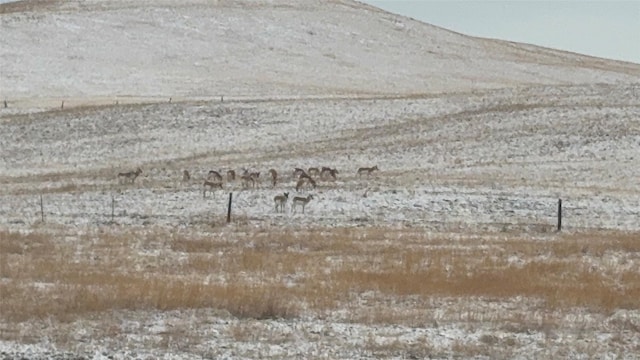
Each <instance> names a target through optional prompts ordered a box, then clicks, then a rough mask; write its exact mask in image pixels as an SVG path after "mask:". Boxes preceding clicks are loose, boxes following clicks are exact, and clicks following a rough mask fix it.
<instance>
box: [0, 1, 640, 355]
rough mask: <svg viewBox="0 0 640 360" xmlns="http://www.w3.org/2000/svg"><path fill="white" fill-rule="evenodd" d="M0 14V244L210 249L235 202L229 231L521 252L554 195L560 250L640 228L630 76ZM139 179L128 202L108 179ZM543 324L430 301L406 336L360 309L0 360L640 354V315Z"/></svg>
mask: <svg viewBox="0 0 640 360" xmlns="http://www.w3.org/2000/svg"><path fill="white" fill-rule="evenodd" d="M0 10H1V11H0V33H1V36H0V98H1V99H0V101H2V100H6V104H7V106H6V107H3V106H0V185H1V186H0V229H2V230H11V231H19V232H23V233H29V232H32V231H45V232H46V231H50V232H51V233H52V234H56V235H55V236H58V235H59V234H60V233H61V232H62V233H64V234H67V235H68V234H73V232H74V231H77V232H78V234H79V233H81V232H83V231H87V229H95V228H99V229H100V231H109V230H108V229H109V228H110V224H111V221H112V220H113V221H115V223H116V224H117V225H116V226H114V228H115V229H123V228H125V229H126V228H127V227H131V228H136V229H139V228H140V226H143V227H144V226H149V227H153V228H163V229H179V231H181V232H185V231H186V232H188V231H190V229H193V231H194V233H198V236H201V235H202V234H203V233H204V234H207V233H209V232H215V231H218V229H220V228H221V226H222V225H223V224H224V222H225V216H226V206H227V201H228V194H229V193H230V192H232V193H233V218H234V224H238V225H237V227H230V228H226V229H230V230H227V231H235V230H237V231H241V232H246V231H279V230H280V229H288V230H291V229H294V230H295V229H300V228H343V227H346V228H354V227H363V228H372V227H382V228H384V227H388V228H393V229H412V230H411V231H414V230H416V229H417V230H418V231H424V232H427V233H435V234H456V236H461V237H473V236H476V234H478V235H477V236H481V235H479V234H485V235H486V234H500V235H504V236H505V237H509V236H510V235H511V234H517V235H518V236H525V237H526V236H531V237H536V236H541V234H543V235H544V234H550V233H551V232H552V231H553V230H555V226H556V213H557V203H558V199H562V200H563V214H564V218H563V224H564V229H565V231H568V232H573V231H584V232H599V231H623V232H635V233H638V232H640V65H637V64H629V63H623V62H616V61H610V60H605V59H596V58H591V57H586V56H582V55H579V54H572V53H565V52H561V51H556V50H551V49H543V48H538V47H534V46H529V45H524V44H515V43H508V42H501V41H495V40H487V39H477V38H471V37H466V36H463V35H460V34H456V33H453V32H449V31H446V30H443V29H439V28H436V27H433V26H430V25H427V24H423V23H419V22H417V21H414V20H411V19H407V18H403V17H400V16H396V15H392V14H388V13H385V12H382V11H380V10H378V9H375V8H372V7H369V6H366V5H363V4H360V3H357V2H352V1H347V0H332V1H293V0H276V1H266V0H265V1H262V0H255V1H231V0H228V1H227V0H219V1H213V2H212V1H201V0H190V1H169V0H162V1H135V2H131V1H97V0H88V1H65V2H55V1H52V2H26V3H25V2H16V3H13V4H2V5H0ZM62 101H64V109H60V107H61V104H62ZM374 165H377V166H378V168H379V171H377V172H373V173H372V174H371V176H367V175H364V176H362V177H359V176H357V174H356V170H357V169H358V168H359V167H370V166H374ZM322 166H328V167H333V168H336V169H338V171H339V172H338V174H337V180H335V181H327V180H318V187H317V188H315V189H310V188H305V189H303V190H301V191H296V189H295V179H294V178H293V176H292V172H293V169H294V168H295V167H301V168H305V169H306V168H309V167H322ZM138 167H140V168H141V169H142V171H143V172H142V174H141V176H140V177H139V178H137V179H136V181H135V183H134V184H120V183H119V182H118V178H117V174H118V173H119V172H124V171H131V170H134V169H136V168H138ZM271 168H273V169H276V170H277V171H278V173H279V174H280V178H279V181H278V183H277V184H276V185H275V186H272V185H271V184H270V182H269V179H268V170H269V169H271ZM212 169H214V170H218V171H221V172H222V173H225V172H226V171H227V170H229V169H233V170H235V171H236V172H238V173H240V172H241V171H242V170H243V169H251V170H254V171H260V172H261V176H260V178H261V179H262V181H261V182H260V185H259V186H258V187H257V188H255V189H253V188H249V189H247V188H243V187H242V186H241V184H240V182H239V181H234V182H227V181H225V184H224V189H223V190H217V191H215V193H214V194H207V197H206V198H204V197H203V189H202V181H203V180H204V178H205V177H206V174H207V172H208V171H209V170H212ZM183 170H188V171H189V172H190V173H191V176H192V179H191V180H190V181H189V182H183V181H182V173H183ZM283 192H288V193H290V195H291V196H306V195H308V194H312V195H314V199H312V200H311V202H310V203H309V204H308V205H307V207H306V209H305V214H301V213H300V211H298V213H295V214H294V213H293V212H292V209H291V203H290V202H289V203H288V204H287V211H286V213H284V214H278V213H276V211H275V208H274V203H273V198H274V196H275V195H278V194H281V193H283ZM40 196H42V199H43V209H44V217H45V223H44V224H43V223H41V216H42V215H43V214H41V212H40ZM112 206H113V208H112ZM212 225H213V227H212ZM75 229H77V230H75ZM248 229H252V230H248ZM114 231H119V230H114ZM523 234H524V235H523ZM65 236H66V235H65ZM71 236H73V235H71ZM482 236H484V235H482ZM78 246H79V248H78V252H79V253H80V252H81V249H80V248H81V246H80V245H78ZM0 255H3V254H0ZM132 256H134V255H132ZM2 259H6V258H3V257H2V256H0V261H1V260H2ZM632 259H633V257H632ZM629 261H631V262H633V260H629ZM0 265H2V264H0ZM2 281H12V280H11V279H2V278H0V282H2ZM0 295H2V294H0ZM402 300H405V299H402ZM522 302H527V304H526V305H522ZM536 306H539V305H537V304H535V301H534V300H530V299H505V300H500V301H494V302H485V301H484V300H483V299H464V298H454V299H442V298H435V297H434V299H433V304H432V306H431V307H429V308H428V309H426V311H427V313H428V316H425V318H426V319H429V323H419V324H418V323H416V324H412V325H411V326H408V325H407V324H406V323H403V324H401V325H398V324H393V322H392V323H391V324H378V323H373V324H371V323H366V322H362V321H358V320H357V319H354V318H352V317H350V316H351V315H349V312H350V311H354V309H355V308H354V309H343V310H342V311H338V312H336V313H334V314H331V315H326V316H315V315H313V314H311V315H308V316H306V315H305V316H301V317H298V318H294V319H289V320H268V321H264V320H260V321H258V320H247V319H238V318H235V317H233V316H231V315H230V314H228V313H222V312H218V311H217V310H215V309H200V310H190V309H188V310H184V311H173V312H161V311H132V312H124V313H123V312H114V313H113V314H100V315H96V317H95V318H92V317H90V318H87V319H80V320H74V321H72V322H70V323H64V322H57V321H53V320H49V322H48V323H46V322H45V323H43V322H42V321H41V319H34V320H32V321H25V322H21V323H17V324H14V323H11V324H8V323H7V324H0V325H1V326H0V358H11V357H14V356H18V354H23V355H24V356H26V357H27V358H36V357H40V358H48V357H53V356H58V357H59V358H65V357H69V358H71V357H72V355H75V356H83V357H86V358H96V359H100V358H108V357H109V356H111V357H112V358H148V357H154V358H167V359H168V358H181V359H190V358H201V357H203V356H204V357H207V356H208V357H210V358H264V357H271V358H300V357H303V358H377V357H394V358H412V357H413V358H422V357H425V356H429V355H431V356H440V357H444V358H447V357H477V358H495V357H503V356H508V357H515V358H558V357H563V358H573V357H575V358H580V357H586V356H587V354H591V355H594V354H597V355H598V356H599V357H602V358H609V357H611V358H613V357H615V356H617V355H619V356H620V357H622V358H630V359H631V358H634V355H633V354H634V353H637V351H638V349H640V348H639V346H640V337H638V332H637V329H638V326H639V325H638V317H639V316H640V315H639V313H638V311H637V309H629V310H622V309H615V310H614V311H612V312H611V313H610V314H599V313H589V312H587V313H583V312H582V310H581V309H575V310H570V311H568V312H566V313H563V312H561V311H560V312H557V313H553V314H551V315H549V313H548V312H543V311H541V312H540V313H537V312H534V313H533V315H531V314H530V313H529V311H531V310H532V309H533V310H535V309H536ZM459 309H464V311H465V312H464V313H463V314H462V315H460V314H458V315H457V316H458V318H455V319H454V318H452V317H451V314H450V313H455V311H457V310H459ZM414 310H415V309H414ZM443 311H444V313H446V314H448V315H444V313H443ZM518 312H522V313H523V314H524V313H527V314H528V315H522V316H523V317H526V318H527V321H529V322H530V323H531V324H534V325H532V327H531V328H523V329H517V330H515V331H514V330H513V329H510V328H508V326H507V325H505V322H504V318H503V317H502V314H504V313H507V314H510V315H509V316H513V317H517V316H520V315H518V314H520V313H518ZM516 313H517V314H516ZM464 314H467V315H466V316H467V317H470V318H473V319H469V318H465V315H464ZM479 314H480V315H479ZM514 314H515V315H514ZM549 317H553V322H554V324H561V325H559V327H558V328H554V329H555V330H554V331H549V329H548V328H546V327H545V325H544V324H545V322H547V321H549ZM105 319H108V320H105ZM105 324H108V325H105ZM535 324H537V325H535ZM619 324H626V325H624V326H622V328H620V329H619V328H618V327H619V326H618V325H619ZM106 326H109V327H111V326H113V327H115V329H116V330H111V328H109V329H105V327H106ZM187 329H188V330H187ZM101 331H102V332H101ZM110 332H112V333H115V334H117V335H115V336H108V337H107V338H104V339H105V340H101V338H102V335H103V334H105V333H107V334H108V333H110ZM185 332H188V333H189V334H190V336H192V337H190V338H191V339H193V336H195V338H196V340H189V341H194V342H189V341H187V340H185V339H182V338H179V337H180V334H182V333H185ZM60 333H65V334H67V337H66V338H64V339H61V338H60ZM30 334H36V335H34V336H31V335H30ZM16 339H17V340H16ZM60 344H64V349H59V348H58V346H59V345H60ZM394 344H401V345H402V346H400V345H398V346H397V349H396V347H395V346H396V345H394ZM469 346H470V347H469ZM498 348H500V349H498ZM381 349H384V351H383V352H381V351H379V350H381ZM394 349H396V350H394ZM474 349H475V350H474ZM487 349H493V350H487ZM505 349H507V350H505ZM69 351H70V353H67V352H69ZM3 352H4V353H3ZM65 353H66V354H67V355H65Z"/></svg>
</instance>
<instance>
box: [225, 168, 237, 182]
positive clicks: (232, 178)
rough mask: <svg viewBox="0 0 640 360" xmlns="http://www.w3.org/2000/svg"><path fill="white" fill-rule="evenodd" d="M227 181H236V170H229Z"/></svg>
mask: <svg viewBox="0 0 640 360" xmlns="http://www.w3.org/2000/svg"><path fill="white" fill-rule="evenodd" d="M227 181H228V182H232V181H236V172H235V171H233V170H229V171H227Z"/></svg>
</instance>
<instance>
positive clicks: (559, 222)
mask: <svg viewBox="0 0 640 360" xmlns="http://www.w3.org/2000/svg"><path fill="white" fill-rule="evenodd" d="M560 230H562V199H558V231H560Z"/></svg>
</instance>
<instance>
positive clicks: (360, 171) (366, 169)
mask: <svg viewBox="0 0 640 360" xmlns="http://www.w3.org/2000/svg"><path fill="white" fill-rule="evenodd" d="M375 170H378V165H376V166H374V167H361V168H359V169H358V177H362V174H364V173H367V176H370V175H371V173H372V172H374V171H375Z"/></svg>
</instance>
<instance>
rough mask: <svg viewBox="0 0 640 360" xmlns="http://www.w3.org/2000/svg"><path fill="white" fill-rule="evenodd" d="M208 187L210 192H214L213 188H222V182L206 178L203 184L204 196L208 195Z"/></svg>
mask: <svg viewBox="0 0 640 360" xmlns="http://www.w3.org/2000/svg"><path fill="white" fill-rule="evenodd" d="M207 188H209V191H210V192H213V189H215V188H218V189H220V190H222V183H221V182H216V181H209V180H205V181H204V184H203V191H202V197H203V198H206V197H207Z"/></svg>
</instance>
